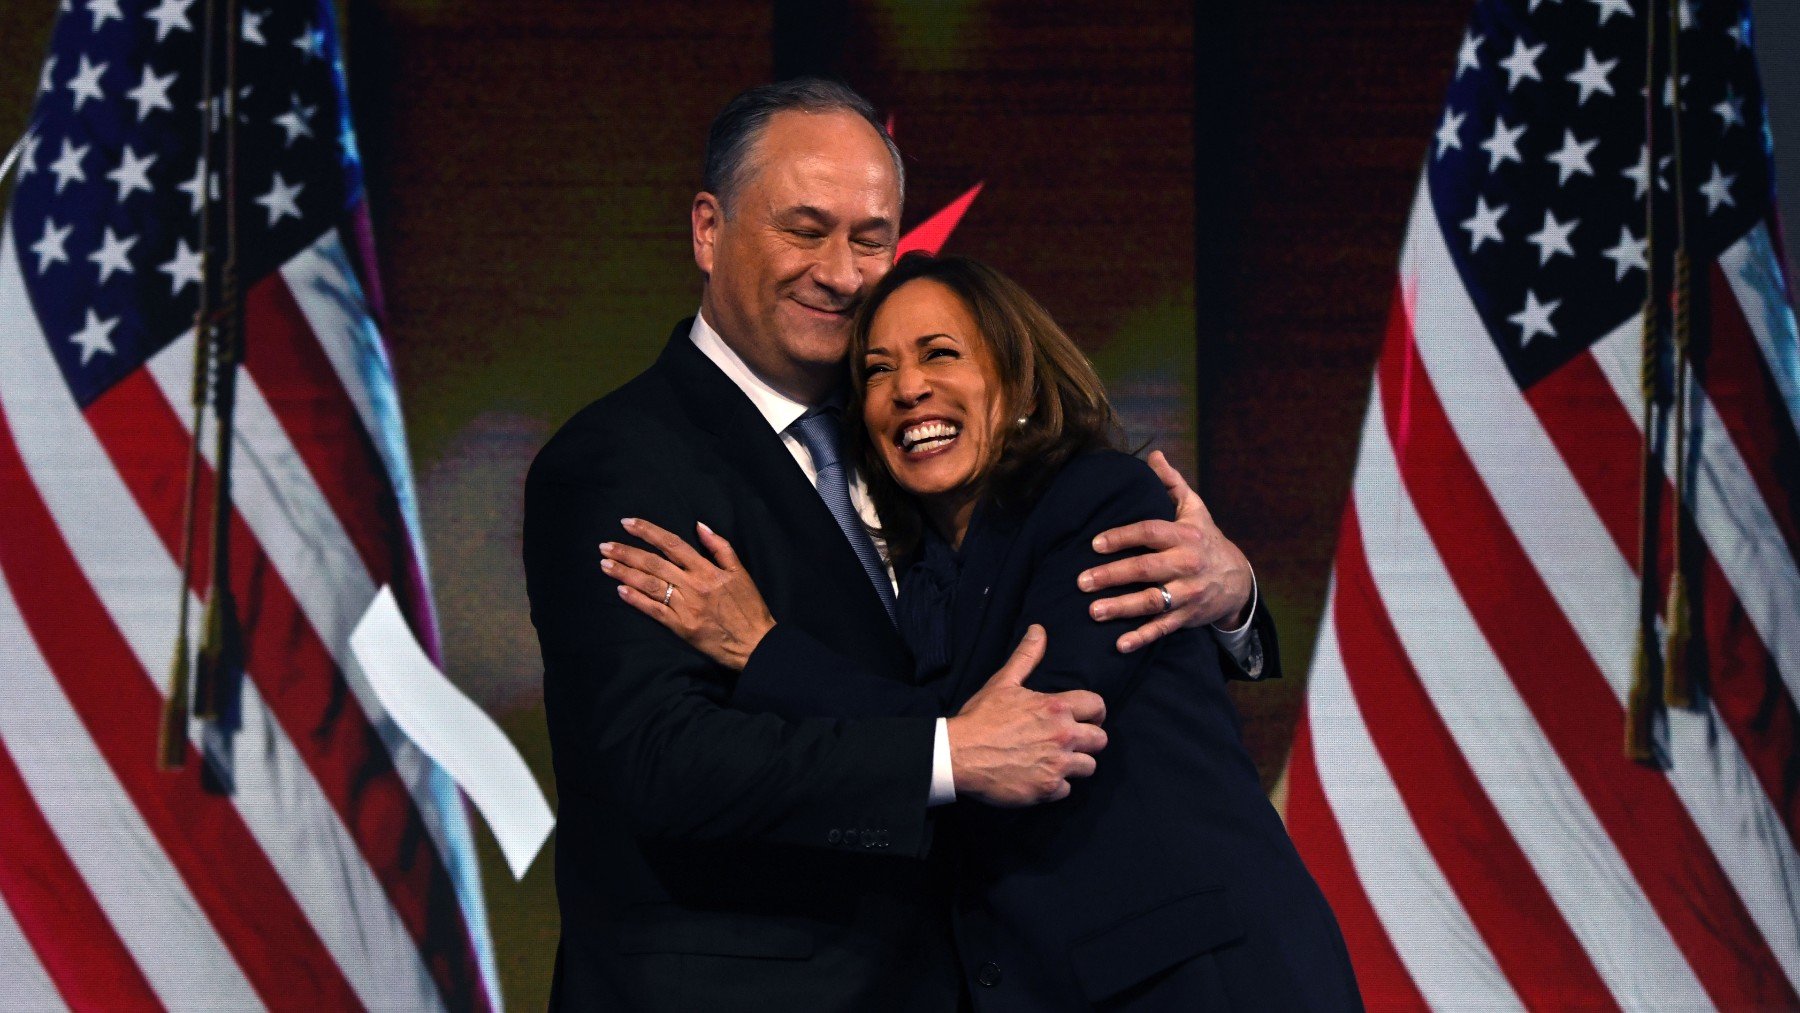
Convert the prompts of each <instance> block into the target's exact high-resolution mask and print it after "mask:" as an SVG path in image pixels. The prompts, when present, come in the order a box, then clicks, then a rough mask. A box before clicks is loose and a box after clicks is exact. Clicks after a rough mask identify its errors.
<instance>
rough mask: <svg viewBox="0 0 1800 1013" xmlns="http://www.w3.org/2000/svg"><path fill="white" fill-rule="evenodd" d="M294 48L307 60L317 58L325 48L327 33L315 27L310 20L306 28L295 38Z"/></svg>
mask: <svg viewBox="0 0 1800 1013" xmlns="http://www.w3.org/2000/svg"><path fill="white" fill-rule="evenodd" d="M294 48H295V49H298V50H299V51H300V53H301V55H302V56H304V57H305V58H306V59H307V60H316V59H318V58H319V54H320V52H321V51H322V50H323V49H324V48H325V33H324V32H321V31H319V30H318V29H317V28H314V27H313V26H312V22H310V21H308V22H307V23H306V30H305V31H303V32H301V33H300V37H299V38H297V39H295V40H294Z"/></svg>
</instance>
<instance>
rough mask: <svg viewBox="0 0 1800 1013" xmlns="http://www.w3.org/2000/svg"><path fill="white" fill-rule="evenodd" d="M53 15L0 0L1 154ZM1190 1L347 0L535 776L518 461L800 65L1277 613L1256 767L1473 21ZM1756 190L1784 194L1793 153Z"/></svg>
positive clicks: (642, 340)
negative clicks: (741, 132) (884, 137)
mask: <svg viewBox="0 0 1800 1013" xmlns="http://www.w3.org/2000/svg"><path fill="white" fill-rule="evenodd" d="M55 6H56V5H55V3H54V2H51V0H41V2H37V0H15V2H9V3H6V4H3V5H0V138H3V139H4V141H6V142H10V140H11V139H12V138H13V137H14V136H16V135H17V134H18V133H19V132H20V131H21V130H22V129H23V127H24V124H25V118H26V114H27V112H28V110H29V107H30V102H31V99H32V95H33V92H34V90H35V86H36V82H37V75H38V68H39V66H40V65H41V61H42V58H43V55H44V53H45V49H46V45H47V40H48V33H49V28H50V23H51V19H52V17H53V14H54V9H55ZM1759 7H1760V8H1761V9H1759V11H1758V14H1759V16H1760V17H1761V18H1762V25H1761V29H1762V30H1761V32H1760V34H1759V44H1760V46H1761V48H1762V49H1763V71H1764V74H1765V80H1766V83H1767V85H1768V90H1769V93H1770V104H1771V107H1772V109H1773V116H1774V122H1775V125H1776V129H1777V133H1778V136H1786V135H1792V134H1794V133H1795V129H1794V128H1795V124H1796V117H1800V61H1795V60H1793V59H1792V58H1791V55H1790V54H1791V53H1792V52H1793V46H1794V44H1795V43H1796V42H1800V14H1796V13H1795V11H1793V10H1791V9H1789V8H1791V5H1783V4H1781V3H1773V2H1765V3H1762V4H1760V5H1759ZM1201 9H1202V11H1203V13H1202V14H1200V15H1198V16H1196V15H1195V14H1194V12H1193V11H1192V10H1190V9H1187V8H1183V7H1181V6H1178V5H1167V4H1158V3H1154V2H1150V0H1121V2H1114V3H1108V4H1105V5H1080V6H1075V5H1069V9H1063V8H1062V6H1060V5H1044V4H1041V3H1034V2H1030V0H987V2H977V0H969V2H960V3H945V4H933V5H928V6H919V5H912V4H905V3H900V2H873V0H861V2H857V3H852V4H849V5H845V6H843V7H841V8H840V7H838V6H837V5H829V4H806V3H800V4H790V3H773V4H769V5H761V4H714V3H697V2H669V0H658V2H654V3H653V2H645V0H636V2H619V3H607V4H569V3H562V2H554V0H511V2H508V3H505V4H495V3H490V2H485V0H350V2H348V3H347V4H346V5H340V11H341V13H342V15H343V18H342V23H343V26H344V36H345V43H346V47H347V64H348V73H349V81H350V91H351V98H352V103H353V107H354V114H355V117H356V125H357V128H358V130H359V132H360V137H361V142H362V147H363V155H364V161H365V164H366V167H367V182H368V188H369V196H370V201H371V208H372V212H373V216H374V225H375V239H376V251H377V254H378V256H379V260H380V267H381V275H382V279H383V282H384V284H385V292H384V293H383V294H384V295H385V306H386V312H387V319H386V321H385V325H386V327H385V333H386V337H387V341H388V345H389V348H390V349H391V352H392V356H393V361H394V368H395V374H396V377H397V379H398V381H399V385H400V394H401V401H402V404H403V405H404V407H405V410H406V415H407V424H408V427H409V430H410V436H411V449H412V453H413V457H414V465H415V470H416V473H417V475H418V484H419V490H420V497H419V499H420V506H421V511H422V515H423V520H424V526H425V531H426V537H427V544H428V551H429V555H430V558H431V564H432V572H433V576H434V582H435V591H436V595H437V602H438V609H439V611H438V615H439V620H440V624H441V628H442V631H443V632H442V635H443V641H444V655H445V659H446V663H447V666H448V669H449V672H450V675H451V676H452V678H453V679H455V680H456V681H457V682H458V683H459V684H460V685H461V686H462V687H464V688H465V689H466V690H467V691H468V692H469V693H470V694H471V695H473V696H474V697H475V698H476V699H477V700H478V701H480V702H481V703H482V704H483V705H484V706H485V707H486V708H488V710H489V711H490V712H491V713H493V714H494V715H496V716H497V717H498V718H499V719H500V720H501V721H502V723H503V724H504V725H505V727H506V728H507V730H508V731H509V733H510V734H511V735H512V737H513V739H514V741H515V742H517V743H518V744H519V746H520V748H521V749H522V750H523V751H524V752H525V754H526V756H527V758H528V759H529V760H530V762H531V763H532V764H533V766H534V768H535V770H536V771H537V773H538V774H539V776H540V779H541V781H542V783H543V784H544V785H545V787H546V789H549V788H550V786H551V776H550V767H549V757H548V746H547V743H546V741H545V736H544V728H543V713H542V703H541V698H540V694H539V690H538V679H539V672H540V669H539V662H538V657H537V649H536V644H535V640H534V638H533V635H532V631H531V627H530V623H529V621H528V619H527V615H526V607H525V597H524V587H523V580H522V576H521V573H520V567H519V562H518V553H519V507H520V492H521V487H522V481H523V476H524V471H525V467H526V465H527V464H528V462H529V460H530V457H531V455H532V453H533V452H534V451H535V449H536V448H537V446H538V445H539V444H540V443H541V442H542V441H543V440H544V439H545V438H546V437H547V436H548V435H549V434H550V433H551V432H552V431H553V430H554V429H555V427H556V426H557V425H558V424H560V423H561V421H562V420H563V419H565V418H566V417H568V416H569V415H570V414H571V413H573V412H574V411H575V410H576V409H578V408H579V407H580V406H581V405H583V404H584V403H586V402H587V401H589V400H591V399H592V398H594V397H597V396H599V395H600V394H603V393H605V392H606V391H608V390H610V389H612V388H613V387H614V386H616V385H617V384H619V383H620V382H622V381H623V380H624V379H626V378H627V377H629V376H630V375H632V374H633V373H635V372H636V371H637V370H639V369H641V368H642V367H643V366H644V365H646V364H647V363H648V362H649V361H650V360H651V358H652V357H653V356H654V354H655V352H656V351H657V349H658V348H659V347H660V345H661V343H662V342H663V341H664V339H665V338H666V336H667V333H668V330H669V327H670V325H671V324H672V323H674V322H675V321H676V320H677V319H679V318H681V317H683V316H685V315H687V314H689V313H691V312H692V311H693V309H694V308H695V306H696V304H697V296H698V278H697V275H696V273H695V271H694V268H693V263H692V259H691V253H690V248H689V245H688V236H687V225H686V222H687V208H688V203H689V199H690V197H691V195H692V193H693V191H694V189H695V188H696V187H697V185H698V181H699V163H700V154H701V151H700V149H701V143H702V139H703V137H704V133H705V128H706V124H707V122H708V120H709V118H710V117H711V115H712V114H713V112H715V111H716V110H717V109H718V107H719V106H720V105H721V104H722V103H723V102H724V101H725V100H726V99H727V98H729V97H730V96H731V95H732V94H734V93H736V92H738V91H740V90H741V89H743V88H745V87H748V86H750V85H752V84H755V83H758V82H761V81H764V80H767V79H769V78H770V77H771V76H774V75H777V74H789V73H800V72H823V73H831V74H837V75H839V76H842V77H844V78H846V79H847V80H848V81H849V82H850V83H851V84H852V85H854V86H856V87H857V88H859V89H861V90H863V91H864V92H865V93H866V94H868V95H869V96H870V97H871V98H873V99H874V100H875V101H876V102H877V103H878V104H879V105H880V106H881V108H882V109H883V111H884V112H885V113H888V114H890V115H891V116H892V117H893V122H894V130H895V134H896V136H897V138H898V141H899V143H900V145H901V147H902V149H903V151H905V152H906V156H907V169H908V173H909V182H910V187H909V202H908V210H907V218H906V224H907V225H908V226H909V227H911V226H913V225H915V224H917V223H918V222H920V221H921V220H923V219H924V218H925V217H927V216H928V215H931V214H933V213H935V212H937V211H939V210H940V209H943V208H944V207H946V206H947V205H950V204H952V203H953V202H955V201H957V200H958V199H959V198H962V197H965V196H966V195H967V194H968V193H969V192H970V191H971V190H972V189H973V188H975V187H977V186H979V187H980V192H979V193H978V194H977V195H976V196H975V197H974V199H973V200H972V202H970V203H969V204H968V205H967V209H966V213H965V214H964V215H963V216H962V218H961V220H960V223H959V225H958V227H957V228H956V230H955V232H954V234H953V235H952V237H951V238H950V240H949V243H948V245H947V247H946V249H947V250H948V251H950V252H957V253H965V254H969V255H972V256H976V257H980V258H983V259H986V260H989V261H991V262H993V263H995V264H997V265H999V266H1001V267H1002V268H1004V269H1005V270H1007V271H1008V272H1009V273H1011V274H1012V275H1013V276H1014V277H1016V278H1017V279H1018V280H1020V281H1021V282H1022V283H1023V284H1024V285H1025V286H1026V288H1028V289H1029V290H1030V291H1032V292H1033V293H1035V294H1037V295H1038V296H1039V297H1040V298H1041V299H1042V300H1043V301H1044V302H1045V304H1046V305H1047V306H1048V307H1049V308H1050V309H1051V310H1052V312H1053V313H1055V315H1056V316H1057V317H1058V318H1059V319H1060V320H1061V321H1062V323H1063V324H1064V325H1065V326H1066V327H1067V328H1068V330H1069V331H1070V332H1071V333H1072V334H1073V335H1074V336H1075V337H1076V338H1077V340H1078V341H1080V342H1081V343H1082V345H1083V347H1084V348H1086V349H1087V350H1088V351H1089V352H1090V354H1092V355H1093V357H1094V358H1095V360H1096V362H1097V363H1098V364H1099V365H1100V366H1101V368H1102V371H1103V373H1104V374H1105V375H1106V377H1107V379H1108V381H1109V383H1110V385H1111V388H1112V390H1113V392H1114V394H1115V396H1116V397H1117V398H1118V400H1119V402H1120V406H1121V408H1122V409H1123V410H1124V411H1125V414H1126V417H1127V419H1128V422H1129V423H1130V425H1131V427H1132V433H1133V435H1134V437H1136V438H1138V439H1145V440H1149V441H1151V442H1152V444H1153V445H1155V446H1159V447H1162V448H1163V449H1165V450H1167V451H1169V452H1170V454H1171V456H1172V457H1173V458H1175V459H1176V460H1177V461H1179V462H1181V463H1182V465H1183V467H1184V468H1185V469H1187V470H1188V471H1189V472H1190V474H1197V475H1198V476H1199V478H1200V480H1201V481H1202V483H1203V488H1202V491H1203V493H1204V494H1205V495H1206V497H1207V499H1208V501H1209V503H1210V504H1211V505H1212V507H1213V509H1214V512H1215V514H1216V515H1217V516H1218V518H1219V521H1220V523H1221V525H1222V526H1223V527H1224V528H1225V530H1226V532H1227V533H1228V534H1230V535H1231V536H1233V537H1234V538H1235V539H1236V540H1238V542H1239V543H1240V544H1241V545H1242V546H1243V548H1244V549H1245V551H1246V552H1247V553H1248V555H1249V556H1250V558H1251V559H1252V561H1253V562H1254V563H1255V564H1256V566H1257V570H1258V574H1259V577H1260V580H1261V584H1262V588H1263V592H1264V594H1265V595H1266V596H1267V598H1268V599H1269V600H1270V602H1271V603H1272V604H1273V605H1274V607H1275V608H1277V610H1278V611H1279V614H1280V616H1281V624H1282V631H1283V640H1284V654H1285V655H1286V657H1287V658H1288V659H1289V675H1288V678H1287V679H1286V680H1285V681H1284V683H1283V684H1281V685H1276V686H1268V687H1256V688H1251V689H1249V690H1247V691H1244V692H1241V693H1239V694H1238V698H1239V701H1240V703H1241V705H1242V706H1243V707H1244V709H1245V711H1246V713H1247V715H1248V717H1249V721H1248V728H1247V730H1248V734H1249V736H1250V739H1251V743H1252V747H1253V751H1254V752H1255V754H1256V756H1257V759H1258V762H1259V765H1260V766H1261V767H1262V769H1263V772H1264V775H1265V778H1266V779H1267V780H1268V781H1269V782H1270V783H1271V784H1273V783H1274V781H1275V779H1276V777H1277V775H1278V773H1279V771H1280V768H1281V764H1282V762H1283V761H1284V758H1285V748H1286V743H1287V741H1288V737H1289V733H1290V730H1291V719H1292V713H1293V707H1294V703H1295V702H1296V701H1297V699H1298V697H1299V693H1300V690H1301V689H1302V685H1301V683H1302V681H1303V671H1304V667H1305V661H1306V659H1307V658H1309V657H1310V655H1311V641H1312V637H1313V630H1314V626H1315V625H1316V622H1317V619H1318V615H1319V612H1320V608H1321V605H1322V601H1323V594H1324V588H1325V585H1326V579H1327V574H1328V568H1329V562H1330V558H1331V554H1332V549H1333V546H1334V541H1335V534H1336V527H1337V521H1338V517H1339V512H1340V510H1341V508H1342V505H1343V501H1344V496H1345V493H1346V491H1347V489H1348V482H1349V475H1350V471H1351V467H1352V465H1353V462H1354V454H1355V446H1356V434H1357V431H1358V421H1359V418H1360V415H1361V412H1362V411H1363V407H1364V405H1365V403H1366V399H1367V394H1368V389H1367V388H1368V378H1369V376H1370V369H1371V365H1372V363H1373V362H1374V359H1375V355H1376V352H1377V350H1378V348H1379V345H1380V340H1381V335H1382V327H1383V323H1384V319H1385V314H1386V310H1387V301H1388V298H1389V295H1390V285H1391V278H1392V274H1393V267H1394V262H1395V257H1396V251H1397V249H1398V247H1399V242H1400V239H1401V236H1402V234H1403V229H1404V216H1405V212H1406V209H1407V206H1408V203H1409V201H1410V199H1411V195H1412V193H1413V187H1414V184H1415V181H1416V177H1417V172H1418V169H1419V166H1420V164H1421V160H1422V158H1423V155H1424V152H1425V148H1426V143H1427V140H1428V138H1429V137H1430V135H1431V131H1432V130H1433V128H1434V126H1435V120H1436V117H1437V115H1438V110H1439V103H1440V102H1441V100H1442V96H1443V93H1444V87H1445V84H1446V82H1447V80H1448V78H1449V73H1450V70H1451V67H1452V62H1451V59H1450V57H1451V54H1453V53H1454V51H1455V44H1456V40H1457V38H1458V36H1459V33H1460V32H1461V29H1462V25H1463V23H1464V21H1465V19H1466V16H1467V5H1466V4H1460V3H1451V4H1445V3H1442V2H1441V0H1343V2H1337V3H1317V2H1306V0H1257V2H1254V3H1252V2H1245V3H1239V4H1230V3H1224V4H1206V5H1201ZM1777 156H1778V159H1784V160H1785V159H1792V158H1793V157H1794V150H1793V146H1792V145H1788V146H1782V145H1778V146H1777ZM1782 169H1783V175H1784V176H1785V178H1786V179H1787V180H1789V181H1790V185H1789V186H1788V187H1787V188H1786V190H1785V194H1786V195H1787V198H1788V199H1789V200H1790V201H1793V200H1795V199H1796V198H1797V197H1800V185H1793V184H1794V182H1795V181H1800V167H1796V166H1791V165H1789V164H1786V163H1785V162H1784V164H1783V166H1782ZM1789 220H1790V221H1791V220H1793V219H1792V216H1791V215H1790V216H1789ZM477 833H478V838H479V844H480V846H481V848H482V855H483V869H482V871H483V875H484V878H485V881H486V884H487V893H488V902H489V912H490V916H491V919H492V924H493V930H494V936H495V946H496V950H497V954H498V961H499V965H500V973H501V978H502V981H503V984H504V989H505V992H506V997H507V1000H508V1002H509V1003H511V1004H513V1005H515V1006H518V1007H519V1008H539V1007H541V1006H542V1004H543V1002H544V999H545V996H546V991H547V987H548V982H549V968H550V960H551V957H552V955H553V951H554V943H555V939H556V928H557V918H556V911H555V906H554V897H553V894H552V890H551V878H550V868H551V859H552V857H553V856H552V854H551V853H550V852H549V851H548V850H547V851H546V852H545V854H544V855H543V856H542V857H540V859H539V861H538V863H537V865H536V866H535V867H534V868H533V869H532V871H531V872H530V874H529V875H527V877H526V878H525V880H524V881H523V882H522V883H518V884H515V883H513V882H512V881H511V879H510V877H509V876H508V875H507V874H506V872H505V868H504V865H503V863H502V862H501V861H500V859H499V857H498V854H497V851H496V850H495V849H494V848H493V847H492V842H491V840H490V839H488V838H487V837H486V836H485V831H484V830H481V831H478V832H477Z"/></svg>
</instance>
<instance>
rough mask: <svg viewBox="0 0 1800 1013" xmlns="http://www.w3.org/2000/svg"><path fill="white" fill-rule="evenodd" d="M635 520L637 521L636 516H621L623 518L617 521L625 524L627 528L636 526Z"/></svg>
mask: <svg viewBox="0 0 1800 1013" xmlns="http://www.w3.org/2000/svg"><path fill="white" fill-rule="evenodd" d="M637 522H638V521H637V518H636V517H626V518H623V519H621V520H620V521H619V523H620V524H623V525H624V526H626V527H628V528H630V527H636V526H637Z"/></svg>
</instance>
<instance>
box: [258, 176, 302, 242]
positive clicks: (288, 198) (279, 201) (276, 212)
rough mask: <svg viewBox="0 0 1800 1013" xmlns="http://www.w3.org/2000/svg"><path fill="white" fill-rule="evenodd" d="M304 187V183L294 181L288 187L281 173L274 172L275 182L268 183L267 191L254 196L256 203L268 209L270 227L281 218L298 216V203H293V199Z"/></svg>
mask: <svg viewBox="0 0 1800 1013" xmlns="http://www.w3.org/2000/svg"><path fill="white" fill-rule="evenodd" d="M304 189H306V184H305V183H295V184H294V185H293V186H291V187H290V186H288V185H287V181H286V180H284V179H282V178H281V173H279V172H278V173H276V174H275V182H274V183H272V184H270V186H269V192H268V193H265V194H263V195H262V196H261V197H258V198H256V203H258V204H261V205H262V206H263V207H265V208H267V209H268V210H269V227H270V228H274V227H275V223H276V222H279V221H281V220H282V219H283V218H299V217H300V205H298V204H296V203H294V200H295V198H297V197H299V196H300V191H302V190H304Z"/></svg>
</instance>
